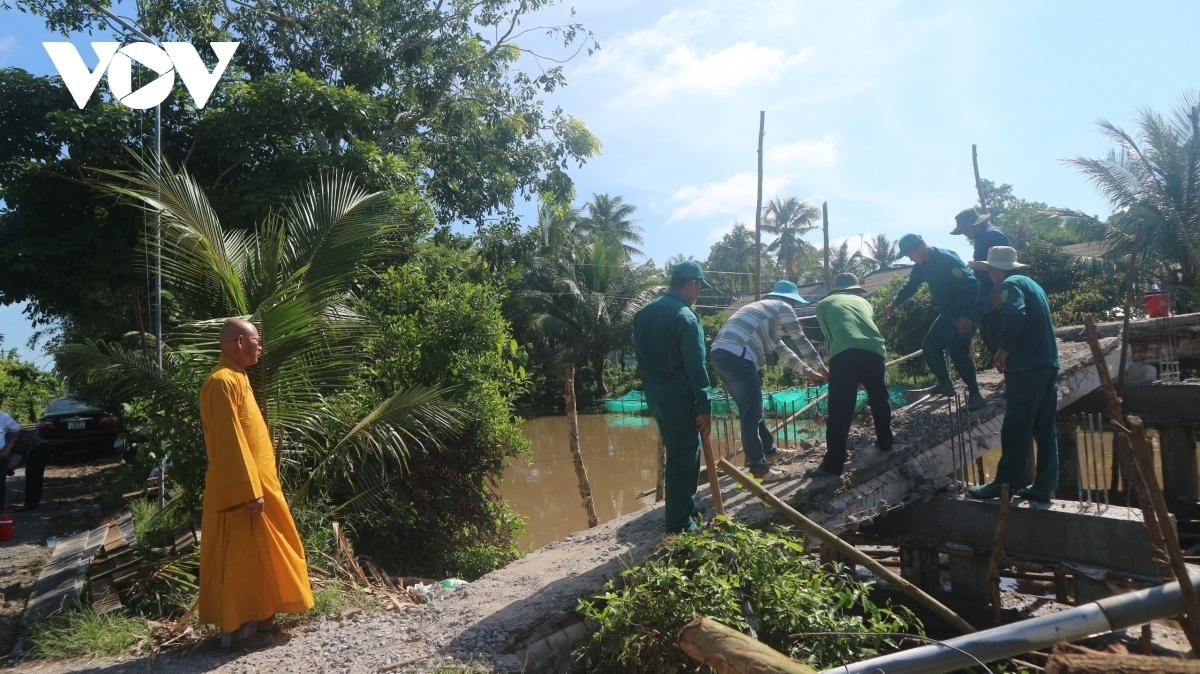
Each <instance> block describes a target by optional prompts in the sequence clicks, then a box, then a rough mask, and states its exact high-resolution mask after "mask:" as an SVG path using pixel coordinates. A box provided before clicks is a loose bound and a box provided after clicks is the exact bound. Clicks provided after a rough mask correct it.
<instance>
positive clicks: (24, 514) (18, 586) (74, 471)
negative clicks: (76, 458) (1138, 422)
mask: <svg viewBox="0 0 1200 674" xmlns="http://www.w3.org/2000/svg"><path fill="white" fill-rule="evenodd" d="M120 465H121V464H120V463H119V462H118V461H116V460H115V459H114V457H111V456H110V457H104V458H99V459H95V460H92V461H87V462H82V463H74V464H73V465H50V466H47V467H46V481H45V487H44V490H43V491H42V503H41V505H40V506H39V507H38V508H37V509H36V510H31V511H20V512H17V513H16V521H15V522H14V525H13V539H12V540H11V541H4V542H3V543H0V656H7V655H8V654H9V653H11V652H12V649H13V645H14V644H15V642H16V638H17V634H16V630H17V626H18V625H19V624H20V621H21V613H22V612H23V611H24V610H25V601H26V600H27V599H28V598H29V592H30V591H31V590H32V589H33V583H34V581H35V580H37V576H38V573H39V572H40V571H41V569H42V566H43V565H44V564H45V563H46V560H47V559H49V557H50V550H49V549H48V548H47V547H46V539H47V538H50V537H51V536H55V537H58V538H63V537H64V536H69V535H71V534H73V533H77V532H79V531H83V530H84V529H87V528H88V527H90V526H95V524H96V522H98V521H100V520H101V519H102V518H103V517H104V516H105V515H107V514H110V513H104V512H101V510H102V509H101V506H100V503H99V495H100V493H101V492H103V491H104V485H105V478H106V477H107V476H109V475H111V474H112V473H113V472H115V471H116V469H117V468H118V467H119V466H120ZM8 500H9V504H10V507H11V506H12V504H15V505H18V506H19V505H21V504H23V503H24V502H25V470H24V469H23V468H22V469H20V470H18V471H17V474H16V475H15V476H13V477H10V478H8Z"/></svg>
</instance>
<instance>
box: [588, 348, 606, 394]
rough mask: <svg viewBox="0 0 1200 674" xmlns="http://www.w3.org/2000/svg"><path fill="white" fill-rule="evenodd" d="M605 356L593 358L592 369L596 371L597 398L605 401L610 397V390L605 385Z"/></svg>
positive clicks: (599, 355)
mask: <svg viewBox="0 0 1200 674" xmlns="http://www.w3.org/2000/svg"><path fill="white" fill-rule="evenodd" d="M605 360H606V359H605V354H603V353H601V354H598V355H594V356H592V368H593V369H594V370H595V371H596V397H597V398H598V399H599V400H604V399H605V398H607V397H608V388H607V387H606V386H605V385H604V361H605Z"/></svg>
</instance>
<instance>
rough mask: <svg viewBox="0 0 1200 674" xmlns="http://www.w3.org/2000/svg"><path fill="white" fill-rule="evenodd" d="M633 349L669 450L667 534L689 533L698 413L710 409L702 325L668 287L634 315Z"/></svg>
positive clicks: (696, 472)
mask: <svg viewBox="0 0 1200 674" xmlns="http://www.w3.org/2000/svg"><path fill="white" fill-rule="evenodd" d="M633 348H634V352H635V353H636V354H637V364H638V372H639V373H640V374H641V376H642V388H643V389H644V390H645V392H646V403H647V405H648V406H649V407H650V412H651V413H652V414H653V415H654V420H655V421H656V422H657V423H658V432H659V435H660V436H661V437H662V440H663V444H665V445H666V448H667V467H666V495H665V496H666V502H667V503H666V524H667V533H677V532H681V531H687V530H689V529H691V528H693V527H694V526H695V524H694V523H693V522H692V516H693V515H694V514H695V513H696V483H697V482H698V481H699V479H700V434H699V433H698V432H696V416H697V415H700V414H710V413H711V412H712V403H711V402H709V400H708V393H707V392H705V389H706V388H708V386H709V380H708V371H707V370H705V369H704V328H703V327H701V325H700V319H698V318H696V314H695V313H693V312H692V310H691V308H690V307H689V306H688V304H687V302H685V301H684V299H683V297H682V296H681V295H680V294H679V293H677V292H675V291H670V292H668V293H667V294H666V295H663V296H662V297H660V298H658V299H656V300H654V301H652V302H650V303H648V304H646V306H644V307H642V308H641V309H639V310H638V312H637V315H635V316H634V318H633Z"/></svg>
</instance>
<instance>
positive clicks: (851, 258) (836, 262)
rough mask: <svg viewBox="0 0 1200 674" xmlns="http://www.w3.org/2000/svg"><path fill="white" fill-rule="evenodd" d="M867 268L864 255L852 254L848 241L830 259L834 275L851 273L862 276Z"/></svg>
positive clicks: (830, 267)
mask: <svg viewBox="0 0 1200 674" xmlns="http://www.w3.org/2000/svg"><path fill="white" fill-rule="evenodd" d="M865 267H866V265H864V264H863V257H862V254H861V253H858V252H855V253H851V252H850V242H849V241H848V240H847V241H843V242H842V245H841V246H839V247H838V248H837V249H836V252H834V254H833V255H831V256H830V257H829V269H830V271H832V272H833V273H834V274H845V273H850V274H854V275H856V276H860V275H862V273H863V272H864V271H866V269H865Z"/></svg>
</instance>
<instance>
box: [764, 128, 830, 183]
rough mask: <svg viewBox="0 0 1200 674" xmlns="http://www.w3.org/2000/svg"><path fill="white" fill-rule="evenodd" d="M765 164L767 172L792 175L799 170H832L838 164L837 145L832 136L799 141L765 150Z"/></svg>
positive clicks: (769, 147) (767, 147)
mask: <svg viewBox="0 0 1200 674" xmlns="http://www.w3.org/2000/svg"><path fill="white" fill-rule="evenodd" d="M765 152H766V156H765V157H764V158H763V164H764V167H765V169H764V170H766V171H770V172H771V173H780V174H784V175H791V174H793V173H794V172H795V171H796V170H797V169H809V168H832V167H833V166H835V165H836V164H837V143H836V142H834V140H833V137H832V136H824V137H822V138H820V139H817V140H798V141H796V142H794V143H787V144H784V145H778V146H775V147H772V146H770V145H768V146H766V148H765Z"/></svg>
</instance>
